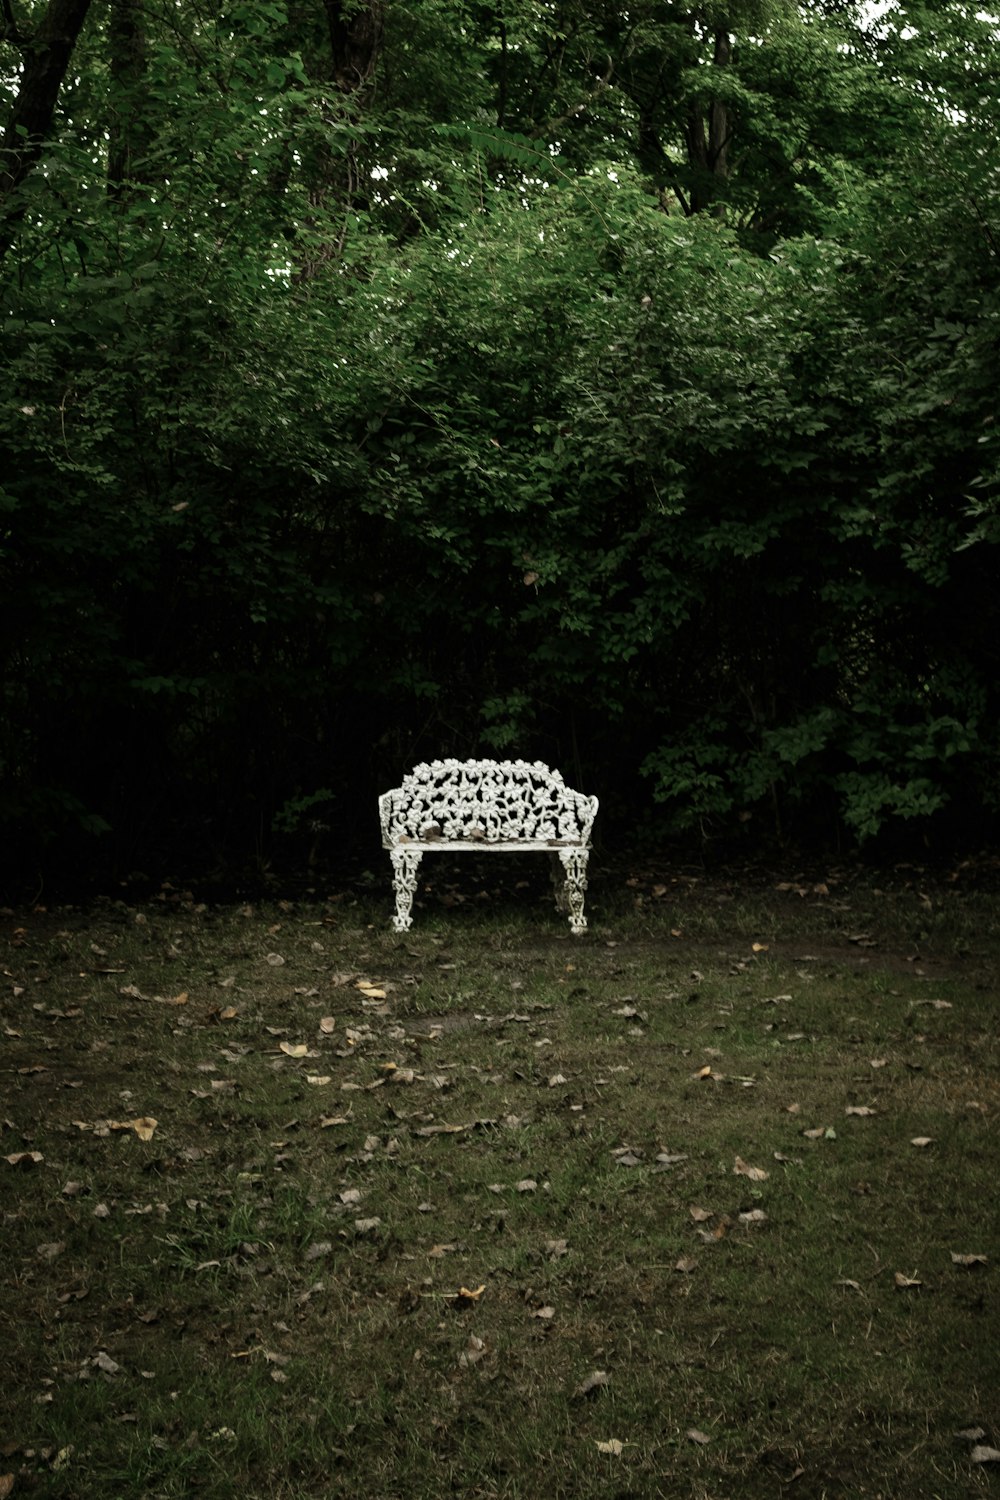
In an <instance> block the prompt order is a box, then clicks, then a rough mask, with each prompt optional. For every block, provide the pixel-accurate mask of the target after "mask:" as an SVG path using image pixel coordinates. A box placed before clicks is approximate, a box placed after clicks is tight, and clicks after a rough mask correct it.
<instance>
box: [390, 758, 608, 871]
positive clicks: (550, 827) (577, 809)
mask: <svg viewBox="0 0 1000 1500" xmlns="http://www.w3.org/2000/svg"><path fill="white" fill-rule="evenodd" d="M596 812H597V798H596V797H585V796H584V795H583V793H582V792H575V791H573V789H572V788H571V787H568V786H567V785H566V784H565V782H564V781H563V779H562V777H561V776H560V774H559V772H558V771H552V770H550V769H549V767H548V766H546V765H543V764H542V762H541V761H535V762H533V763H529V762H528V761H525V760H435V761H431V762H430V763H427V764H424V765H419V766H414V768H413V770H412V771H411V772H410V774H409V775H408V776H407V777H405V778H404V780H403V784H402V786H399V787H396V788H395V789H394V790H393V791H391V792H386V793H384V795H383V796H381V797H380V798H379V816H380V818H381V822H382V842H383V844H384V846H385V847H386V848H387V849H390V848H392V847H393V846H394V845H396V844H399V843H400V842H403V843H409V842H411V841H420V842H423V841H427V842H434V841H435V840H438V839H440V840H442V841H448V840H467V841H470V842H471V841H483V842H486V843H504V842H508V841H509V842H525V843H528V842H536V843H551V844H564V843H565V844H575V845H584V846H585V845H587V844H588V843H589V841H590V830H591V826H592V824H593V821H594V817H595V815H596Z"/></svg>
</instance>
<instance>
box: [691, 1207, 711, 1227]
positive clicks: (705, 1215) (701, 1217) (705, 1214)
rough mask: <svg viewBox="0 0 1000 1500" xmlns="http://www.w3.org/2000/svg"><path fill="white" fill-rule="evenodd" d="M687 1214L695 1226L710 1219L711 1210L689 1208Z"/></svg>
mask: <svg viewBox="0 0 1000 1500" xmlns="http://www.w3.org/2000/svg"><path fill="white" fill-rule="evenodd" d="M688 1213H689V1214H690V1215H691V1217H692V1219H693V1220H694V1222H695V1223H696V1224H704V1222H705V1220H706V1219H710V1218H712V1210H711V1209H710V1208H689V1209H688Z"/></svg>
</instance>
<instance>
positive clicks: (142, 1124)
mask: <svg viewBox="0 0 1000 1500" xmlns="http://www.w3.org/2000/svg"><path fill="white" fill-rule="evenodd" d="M131 1123H132V1129H133V1130H134V1131H135V1133H136V1135H137V1136H138V1137H139V1139H140V1141H151V1140H152V1139H153V1132H154V1130H155V1129H156V1127H157V1125H158V1124H159V1123H160V1122H159V1120H154V1119H153V1117H152V1115H143V1116H142V1117H141V1119H138V1120H133V1121H132V1122H131Z"/></svg>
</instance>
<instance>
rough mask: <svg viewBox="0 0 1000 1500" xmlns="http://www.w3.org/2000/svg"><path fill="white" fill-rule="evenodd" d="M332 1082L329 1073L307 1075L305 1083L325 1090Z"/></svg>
mask: <svg viewBox="0 0 1000 1500" xmlns="http://www.w3.org/2000/svg"><path fill="white" fill-rule="evenodd" d="M332 1082H333V1079H332V1078H331V1076H330V1074H329V1073H307V1074H306V1083H311V1084H313V1085H315V1087H316V1088H325V1087H326V1085H327V1084H328V1083H332Z"/></svg>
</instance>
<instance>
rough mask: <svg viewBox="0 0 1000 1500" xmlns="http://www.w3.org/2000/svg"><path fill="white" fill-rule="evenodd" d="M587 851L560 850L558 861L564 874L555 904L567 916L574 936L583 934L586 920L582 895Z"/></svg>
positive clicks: (584, 888) (585, 883) (585, 886)
mask: <svg viewBox="0 0 1000 1500" xmlns="http://www.w3.org/2000/svg"><path fill="white" fill-rule="evenodd" d="M589 855H590V850H589V849H560V850H559V860H560V863H561V864H562V867H563V871H564V872H565V877H566V878H565V880H564V882H563V889H562V898H561V901H560V899H559V898H558V897H557V900H556V904H557V905H558V906H559V908H560V910H561V911H565V912H567V913H568V915H569V925H570V927H571V928H572V929H573V932H574V934H576V933H578V932H584V931H585V930H586V926H587V918H586V917H585V916H584V915H583V893H584V891H585V890H586V889H587V859H588V857H589Z"/></svg>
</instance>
